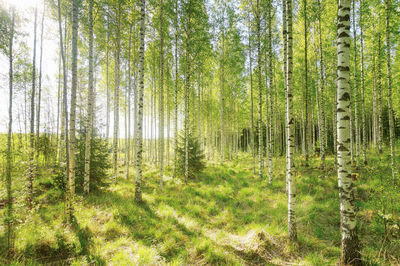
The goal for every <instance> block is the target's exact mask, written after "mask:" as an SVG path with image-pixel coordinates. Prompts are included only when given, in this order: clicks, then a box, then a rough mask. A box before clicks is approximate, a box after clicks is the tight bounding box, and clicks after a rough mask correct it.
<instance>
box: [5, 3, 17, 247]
mask: <svg viewBox="0 0 400 266" xmlns="http://www.w3.org/2000/svg"><path fill="white" fill-rule="evenodd" d="M14 21H15V10H14V8H12V9H11V28H10V42H9V47H8V59H9V63H10V65H9V73H8V76H9V79H8V81H9V102H8V134H7V167H6V187H7V218H6V225H7V247H8V250H9V251H12V249H13V248H14V232H13V229H14V228H13V225H14V213H13V212H14V211H13V195H12V173H11V171H12V167H13V166H12V165H13V164H12V152H13V150H12V147H11V137H12V122H13V117H12V112H13V105H12V104H13V101H12V100H13V79H14V72H13V60H14V55H13V43H14Z"/></svg>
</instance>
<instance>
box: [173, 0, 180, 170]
mask: <svg viewBox="0 0 400 266" xmlns="http://www.w3.org/2000/svg"><path fill="white" fill-rule="evenodd" d="M175 13H176V16H175V92H174V111H175V115H174V130H175V134H174V177H176V169H177V164H176V163H177V159H178V158H177V153H178V138H179V136H178V0H175Z"/></svg>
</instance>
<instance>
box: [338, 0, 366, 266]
mask: <svg viewBox="0 0 400 266" xmlns="http://www.w3.org/2000/svg"><path fill="white" fill-rule="evenodd" d="M350 1H351V0H339V10H338V19H337V76H338V78H337V99H338V100H337V110H336V112H337V135H338V142H337V154H338V170H337V174H338V179H339V197H340V215H341V219H340V221H341V226H340V228H341V234H342V255H341V264H343V265H362V263H361V259H360V258H361V256H360V249H359V243H358V238H357V229H356V210H355V205H354V185H353V180H352V177H351V172H352V170H351V159H350V150H349V148H350V147H349V144H350V129H349V122H350V108H349V106H350V82H349V81H350Z"/></svg>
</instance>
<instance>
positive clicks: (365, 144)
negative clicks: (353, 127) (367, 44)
mask: <svg viewBox="0 0 400 266" xmlns="http://www.w3.org/2000/svg"><path fill="white" fill-rule="evenodd" d="M362 4H363V2H362V0H360V20H359V23H360V57H361V124H362V132H363V139H362V140H363V142H362V153H363V163H364V165H366V164H367V142H368V140H367V129H366V126H365V124H366V122H365V89H364V39H363V38H364V36H363V35H364V34H363V20H362V13H363V10H362Z"/></svg>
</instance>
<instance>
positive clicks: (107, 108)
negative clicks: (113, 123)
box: [106, 17, 111, 141]
mask: <svg viewBox="0 0 400 266" xmlns="http://www.w3.org/2000/svg"><path fill="white" fill-rule="evenodd" d="M106 30H107V32H106V35H107V37H106V39H107V43H106V92H107V103H106V104H107V107H106V139H107V141H108V139H109V137H110V107H111V104H110V102H111V93H110V87H109V81H108V59H109V48H108V43H109V35H110V33H109V30H110V29H109V22H108V17H107V29H106Z"/></svg>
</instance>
